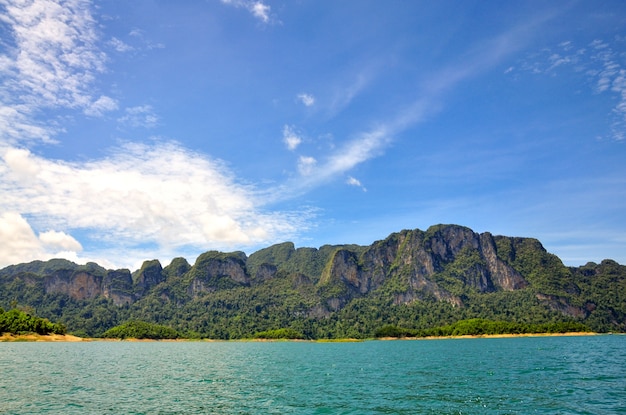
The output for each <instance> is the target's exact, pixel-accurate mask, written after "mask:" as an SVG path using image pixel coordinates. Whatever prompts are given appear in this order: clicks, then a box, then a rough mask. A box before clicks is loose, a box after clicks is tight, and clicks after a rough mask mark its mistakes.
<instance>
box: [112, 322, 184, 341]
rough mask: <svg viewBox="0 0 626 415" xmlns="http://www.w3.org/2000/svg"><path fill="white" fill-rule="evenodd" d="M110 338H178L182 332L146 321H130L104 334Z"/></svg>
mask: <svg viewBox="0 0 626 415" xmlns="http://www.w3.org/2000/svg"><path fill="white" fill-rule="evenodd" d="M102 337H104V338H108V339H152V340H163V339H178V338H180V337H181V336H180V334H179V333H178V332H177V331H176V330H174V329H173V328H171V327H166V326H161V325H159V324H153V323H146V322H145V321H135V320H133V321H128V322H126V323H124V324H122V325H121V326H117V327H113V328H112V329H109V330H107V331H105V332H104V334H103V335H102Z"/></svg>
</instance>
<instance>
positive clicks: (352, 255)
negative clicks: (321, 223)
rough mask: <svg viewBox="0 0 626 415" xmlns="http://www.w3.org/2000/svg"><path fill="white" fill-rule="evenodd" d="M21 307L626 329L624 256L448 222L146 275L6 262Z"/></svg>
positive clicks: (66, 313)
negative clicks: (570, 249) (585, 259)
mask: <svg viewBox="0 0 626 415" xmlns="http://www.w3.org/2000/svg"><path fill="white" fill-rule="evenodd" d="M9 305H19V306H20V307H22V308H23V307H30V308H31V309H32V310H34V311H35V312H36V314H37V315H39V316H42V317H44V318H47V319H50V321H58V322H59V323H61V324H63V325H64V326H66V327H67V329H68V331H69V332H71V333H73V334H77V335H82V336H90V337H93V336H102V335H103V334H105V333H106V332H107V331H109V330H111V329H113V328H117V327H118V326H121V327H122V328H123V330H122V329H117V330H118V332H117V334H118V335H119V337H123V336H126V334H124V333H125V332H132V330H139V331H138V332H140V333H142V335H146V336H163V337H167V336H175V337H181V336H182V337H195V338H200V337H208V338H215V339H237V338H251V337H255V336H256V337H265V338H281V337H290V336H295V337H302V338H307V339H325V338H346V337H350V338H368V337H374V336H376V335H377V334H380V333H381V330H383V331H384V330H391V328H396V329H398V330H400V331H401V332H404V333H405V335H406V334H411V333H413V334H416V333H417V334H419V333H423V332H424V330H429V329H433V328H437V327H447V326H449V327H452V325H454V324H455V323H457V322H460V321H468V320H469V321H479V320H475V319H482V320H489V321H494V322H499V323H498V324H499V326H498V327H500V328H502V327H503V324H504V325H506V324H510V326H507V327H508V329H510V330H513V329H515V330H527V329H528V328H529V327H534V329H537V327H540V326H541V327H543V329H545V330H547V331H550V330H552V329H548V328H549V327H552V328H555V327H565V326H567V325H570V326H569V327H571V328H576V327H578V329H582V328H583V327H584V328H585V329H591V330H593V331H598V332H607V331H626V267H625V266H623V265H620V264H618V263H616V262H614V261H611V260H604V261H602V262H601V263H600V264H596V263H588V264H586V265H584V266H582V267H566V266H564V265H563V263H562V262H561V260H560V259H559V258H558V257H556V256H555V255H552V254H550V253H548V252H547V251H546V250H545V249H544V248H543V246H542V245H541V243H540V242H539V241H537V240H535V239H531V238H518V237H506V236H493V235H491V234H489V233H482V234H478V233H475V232H473V231H472V230H471V229H468V228H465V227H462V226H458V225H437V226H433V227H431V228H429V229H428V230H426V231H421V230H419V229H415V230H404V231H401V232H398V233H394V234H391V235H390V236H389V237H388V238H386V239H384V240H381V241H377V242H374V243H373V244H372V245H370V246H358V245H333V246H331V245H326V246H322V247H320V248H297V249H296V248H295V246H294V245H293V244H292V243H290V242H286V243H283V244H278V245H273V246H270V247H268V248H265V249H262V250H260V251H258V252H255V253H254V254H252V255H250V256H249V257H248V256H246V255H245V254H244V253H242V252H231V253H224V252H217V251H208V252H206V253H204V254H202V255H200V256H199V257H198V258H197V259H196V261H195V263H194V264H193V265H192V264H190V263H189V262H188V261H187V260H186V259H184V258H175V259H173V260H172V261H171V263H170V264H169V265H167V266H166V267H162V265H161V263H160V262H159V261H158V260H149V261H146V262H144V264H143V266H142V267H141V268H140V269H139V270H136V271H134V272H131V271H130V270H126V269H119V270H107V269H105V268H103V267H101V266H99V265H97V264H94V263H88V264H86V265H77V264H74V263H72V262H70V261H66V260H61V259H55V260H50V261H34V262H31V263H27V264H17V265H12V266H9V267H6V268H4V269H2V270H0V306H3V307H5V308H8V307H9ZM137 322H141V323H137ZM505 323H506V324H505ZM143 324H148V326H145V325H143ZM494 324H495V323H494ZM576 324H579V325H576ZM542 325H543V326H542ZM564 325H565V326H564ZM485 327H486V326H485ZM524 327H526V329H524ZM457 329H458V327H457ZM534 329H533V330H534ZM119 330H122V331H119ZM142 330H143V331H142ZM169 330H171V332H170V331H169ZM459 330H460V329H459ZM485 330H495V329H494V328H493V327H491V328H485ZM555 330H557V331H558V329H555ZM113 333H115V331H114V332H113ZM155 333H156V334H155ZM109 334H110V333H109Z"/></svg>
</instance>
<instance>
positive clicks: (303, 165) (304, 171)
mask: <svg viewBox="0 0 626 415" xmlns="http://www.w3.org/2000/svg"><path fill="white" fill-rule="evenodd" d="M316 165H317V160H315V158H314V157H310V156H300V157H299V158H298V171H299V172H300V174H301V175H303V176H310V175H311V174H313V172H314V169H315V166H316Z"/></svg>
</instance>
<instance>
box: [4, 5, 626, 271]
mask: <svg viewBox="0 0 626 415" xmlns="http://www.w3.org/2000/svg"><path fill="white" fill-rule="evenodd" d="M625 146H626V2H624V1H622V0H616V1H601V0H593V1H560V0H555V1H551V2H544V1H522V2H502V1H489V0H479V1H471V0H468V1H463V2H459V1H445V0H442V1H417V0H416V1H396V0H389V1H386V2H380V1H370V0H344V1H340V2H338V1H330V0H180V1H169V0H134V1H131V2H125V1H124V2H122V1H116V0H98V1H90V0H68V1H60V0H58V1H57V0H55V1H53V0H0V267H3V266H7V265H10V264H16V263H22V262H29V261H32V260H37V259H39V260H46V259H50V258H67V259H69V260H72V261H74V262H77V263H85V262H88V261H93V262H97V263H99V264H100V265H103V266H105V267H107V268H129V269H131V270H135V269H138V268H139V267H140V266H141V263H142V262H143V261H144V260H150V259H159V260H160V261H161V263H162V264H163V265H164V266H165V265H166V264H168V263H169V262H170V261H171V259H172V258H174V257H179V256H182V257H185V258H187V259H188V260H189V261H190V263H193V262H194V261H195V259H196V257H197V256H198V255H199V254H201V253H203V252H206V251H209V250H218V251H224V252H230V251H244V252H246V253H247V254H248V255H250V254H251V253H253V252H255V251H257V250H259V249H261V248H264V247H267V246H269V245H272V244H274V243H280V242H284V241H292V242H294V243H295V245H296V247H320V246H322V245H325V244H346V243H355V244H361V245H369V244H371V243H373V242H374V241H377V240H381V239H384V238H386V237H387V236H388V235H389V234H391V233H393V232H399V231H401V230H403V229H422V230H426V229H427V228H428V227H430V226H431V225H435V224H440V223H445V224H459V225H463V226H467V227H469V228H471V229H473V230H474V231H476V232H491V233H492V234H495V235H506V236H520V237H532V238H537V239H539V240H540V241H541V242H542V243H543V245H544V247H545V248H546V249H547V250H548V251H549V252H551V253H554V254H556V255H558V256H559V257H560V258H561V259H562V261H563V262H564V263H565V264H566V265H570V266H578V265H583V264H585V263H587V262H588V261H594V262H600V261H601V260H603V259H605V258H611V259H614V260H616V261H618V262H620V263H622V264H626V147H625Z"/></svg>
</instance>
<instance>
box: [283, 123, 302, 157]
mask: <svg viewBox="0 0 626 415" xmlns="http://www.w3.org/2000/svg"><path fill="white" fill-rule="evenodd" d="M283 142H284V143H285V145H286V146H287V149H289V150H291V151H293V150H295V149H296V148H298V146H299V145H300V143H302V138H300V136H299V135H298V134H297V133H296V131H295V129H294V127H291V126H289V125H285V126H284V127H283Z"/></svg>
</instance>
